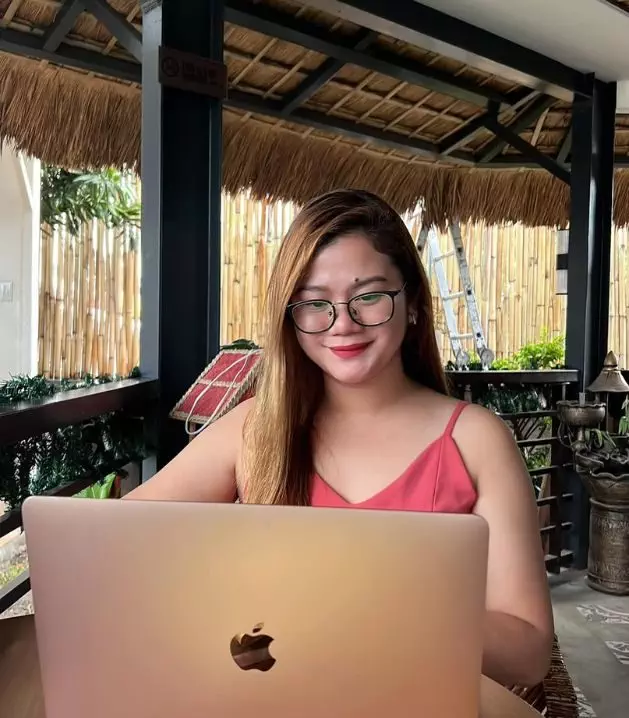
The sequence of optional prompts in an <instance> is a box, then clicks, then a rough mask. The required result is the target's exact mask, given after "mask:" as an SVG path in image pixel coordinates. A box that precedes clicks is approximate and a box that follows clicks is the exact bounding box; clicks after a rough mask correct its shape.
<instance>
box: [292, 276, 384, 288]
mask: <svg viewBox="0 0 629 718" xmlns="http://www.w3.org/2000/svg"><path fill="white" fill-rule="evenodd" d="M388 281H389V280H388V279H387V278H386V277H383V276H382V275H379V274H378V275H375V276H373V277H365V279H358V278H357V279H355V280H354V283H353V284H352V286H351V289H360V288H361V287H365V286H367V285H368V284H377V283H379V282H380V283H385V282H388ZM297 291H298V292H329V291H330V287H326V286H324V285H321V284H303V285H301V286H300V287H298V288H297Z"/></svg>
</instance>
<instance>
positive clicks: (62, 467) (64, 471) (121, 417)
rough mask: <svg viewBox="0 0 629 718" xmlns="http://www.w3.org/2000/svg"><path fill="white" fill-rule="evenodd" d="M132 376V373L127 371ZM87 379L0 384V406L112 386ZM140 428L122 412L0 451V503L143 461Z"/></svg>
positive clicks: (106, 379) (25, 379) (23, 380)
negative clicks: (96, 385)
mask: <svg viewBox="0 0 629 718" xmlns="http://www.w3.org/2000/svg"><path fill="white" fill-rule="evenodd" d="M132 375H133V376H137V375H138V372H137V370H134V372H132ZM112 380H113V379H112V377H92V376H86V377H83V378H82V379H80V380H76V381H70V380H68V381H64V382H59V383H56V382H51V381H49V380H47V379H44V378H42V377H25V376H20V377H14V378H12V379H10V380H9V381H7V382H4V384H2V385H0V404H2V403H5V404H11V403H16V402H18V401H22V400H24V399H25V398H28V399H30V400H36V399H41V398H46V397H48V396H50V395H51V394H56V393H59V392H61V391H67V390H69V389H74V388H81V387H84V386H90V385H93V384H102V383H107V382H110V381H112ZM146 453H147V447H146V443H145V437H144V431H143V425H142V422H141V421H140V420H137V419H134V418H133V417H130V416H129V415H128V414H126V413H124V412H113V413H110V414H104V415H102V416H98V417H95V418H93V419H89V420H87V421H84V422H81V423H79V424H74V425H71V426H66V427H63V428H61V429H56V430H55V431H52V432H49V433H46V434H43V435H41V436H37V437H32V438H29V439H24V440H22V441H18V442H17V443H15V444H9V445H4V446H0V501H4V502H5V503H6V504H7V505H8V506H9V508H16V507H18V506H20V505H21V503H22V502H23V501H24V500H25V499H26V498H27V497H28V496H30V495H32V494H41V493H44V492H46V491H49V490H50V489H53V488H55V487H57V486H60V485H63V484H66V483H69V482H71V481H73V480H74V479H76V478H77V477H80V476H85V475H87V474H90V475H94V476H95V478H101V479H102V478H103V477H105V476H107V475H108V474H109V473H110V472H111V471H112V469H114V468H118V467H120V466H122V465H123V464H125V463H127V462H129V461H135V460H139V459H142V458H144V457H145V456H146Z"/></svg>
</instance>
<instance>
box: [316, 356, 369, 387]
mask: <svg viewBox="0 0 629 718" xmlns="http://www.w3.org/2000/svg"><path fill="white" fill-rule="evenodd" d="M323 371H324V372H325V373H326V374H327V375H328V376H329V377H330V379H332V380H333V381H335V382H338V383H339V384H347V385H348V386H356V385H357V384H364V383H365V382H367V381H370V380H371V379H373V378H374V376H376V374H377V373H378V371H377V370H376V368H375V367H374V366H372V364H371V362H369V363H368V364H367V363H366V362H359V361H354V360H349V361H347V360H343V364H342V365H340V366H339V364H338V363H337V362H334V365H333V366H327V367H323Z"/></svg>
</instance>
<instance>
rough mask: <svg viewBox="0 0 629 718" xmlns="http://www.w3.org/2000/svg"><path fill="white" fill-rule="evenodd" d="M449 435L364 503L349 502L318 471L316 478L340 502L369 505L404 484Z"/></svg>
mask: <svg viewBox="0 0 629 718" xmlns="http://www.w3.org/2000/svg"><path fill="white" fill-rule="evenodd" d="M447 436H449V434H446V433H443V434H441V435H440V436H438V437H437V438H436V439H434V440H433V441H431V442H430V443H429V444H428V446H426V447H425V448H424V449H422V451H420V452H419V454H418V455H417V456H416V457H415V458H414V459H413V460H412V461H411V463H410V464H409V465H408V466H407V467H406V468H405V469H404V471H403V472H402V473H401V474H400V475H399V476H398V477H396V478H395V479H393V481H391V483H389V484H387V485H386V486H384V487H383V488H382V489H380V490H379V491H376V493H375V494H373V495H372V496H370V497H369V498H366V499H363V500H362V501H349V500H348V499H346V498H345V497H344V496H343V495H341V494H340V493H339V492H338V491H337V490H336V489H335V488H334V487H333V486H332V485H331V484H329V483H328V482H327V481H326V480H325V479H324V478H323V476H321V474H320V473H319V472H318V471H315V473H314V478H316V479H319V481H321V483H322V484H323V485H324V486H325V488H326V490H327V491H329V492H330V493H332V494H333V495H334V496H335V497H336V498H337V499H338V500H339V501H341V502H342V503H343V504H345V505H346V506H355V507H360V506H365V505H367V504H370V503H373V502H374V501H377V500H378V499H381V498H382V497H383V496H385V495H386V494H387V493H388V492H389V491H392V490H393V489H394V488H395V487H396V486H398V485H399V484H401V483H402V481H403V480H404V479H405V478H406V476H407V475H408V473H409V471H411V470H412V469H414V468H415V466H416V465H417V464H419V463H420V462H421V461H422V459H423V458H424V457H425V456H426V454H427V453H428V452H429V451H430V450H431V449H433V448H434V447H435V446H437V445H438V444H439V443H440V442H441V441H443V440H444V439H445V438H446V437H447Z"/></svg>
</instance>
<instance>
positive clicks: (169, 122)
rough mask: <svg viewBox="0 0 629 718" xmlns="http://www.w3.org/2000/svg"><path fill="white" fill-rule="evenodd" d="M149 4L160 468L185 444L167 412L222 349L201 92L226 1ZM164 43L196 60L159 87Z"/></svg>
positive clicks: (214, 120) (216, 181)
mask: <svg viewBox="0 0 629 718" xmlns="http://www.w3.org/2000/svg"><path fill="white" fill-rule="evenodd" d="M142 10H143V13H144V17H143V66H142V188H143V196H142V204H143V216H142V223H143V227H142V229H143V232H142V262H143V266H142V272H143V279H142V313H143V317H142V346H141V356H142V371H143V373H144V374H145V375H147V376H156V377H158V378H159V379H160V381H161V396H162V401H161V406H162V409H161V416H160V417H159V422H158V423H159V426H156V427H155V429H156V440H157V441H158V447H157V448H158V461H157V463H158V468H159V466H161V465H163V464H164V463H165V462H167V461H168V460H170V459H171V458H172V457H173V456H174V454H175V453H177V451H179V450H180V449H181V448H182V447H183V446H184V445H185V443H186V437H185V434H184V431H183V427H182V425H181V423H180V422H177V423H174V422H169V421H167V420H166V415H167V413H168V411H170V409H171V408H172V407H173V406H174V404H175V403H176V402H177V400H178V399H179V398H180V397H181V396H182V394H183V393H184V392H185V391H186V390H187V389H188V387H189V386H190V384H192V382H193V381H194V380H195V379H196V377H197V376H198V375H199V373H200V372H201V371H202V369H203V367H204V366H205V365H206V364H207V363H208V362H209V361H210V359H211V358H212V357H213V356H214V355H215V354H216V353H217V351H218V348H219V336H220V261H221V224H220V222H221V220H220V211H221V147H222V102H221V100H220V99H215V98H214V97H212V96H210V94H207V93H206V92H203V89H201V91H199V63H198V59H199V58H207V59H209V60H215V61H218V62H220V63H222V61H223V16H224V6H223V0H185V2H184V1H182V0H143V2H142ZM160 46H161V47H162V48H165V49H167V50H169V51H170V50H172V51H175V53H176V52H177V51H179V52H183V53H189V54H190V56H191V57H190V58H189V59H188V60H186V57H185V56H181V57H182V58H183V59H182V62H181V65H182V68H179V70H180V72H179V86H177V83H175V86H173V85H172V83H168V84H161V83H160ZM195 57H196V64H195V59H194V58H195ZM174 64H175V65H177V63H176V62H175V63H174ZM164 70H166V71H170V70H172V61H171V66H165V65H164V63H163V62H162V78H163V77H164ZM166 74H168V72H167V73H166ZM175 74H177V73H176V72H175ZM201 75H203V68H202V67H201ZM201 84H202V83H201Z"/></svg>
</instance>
